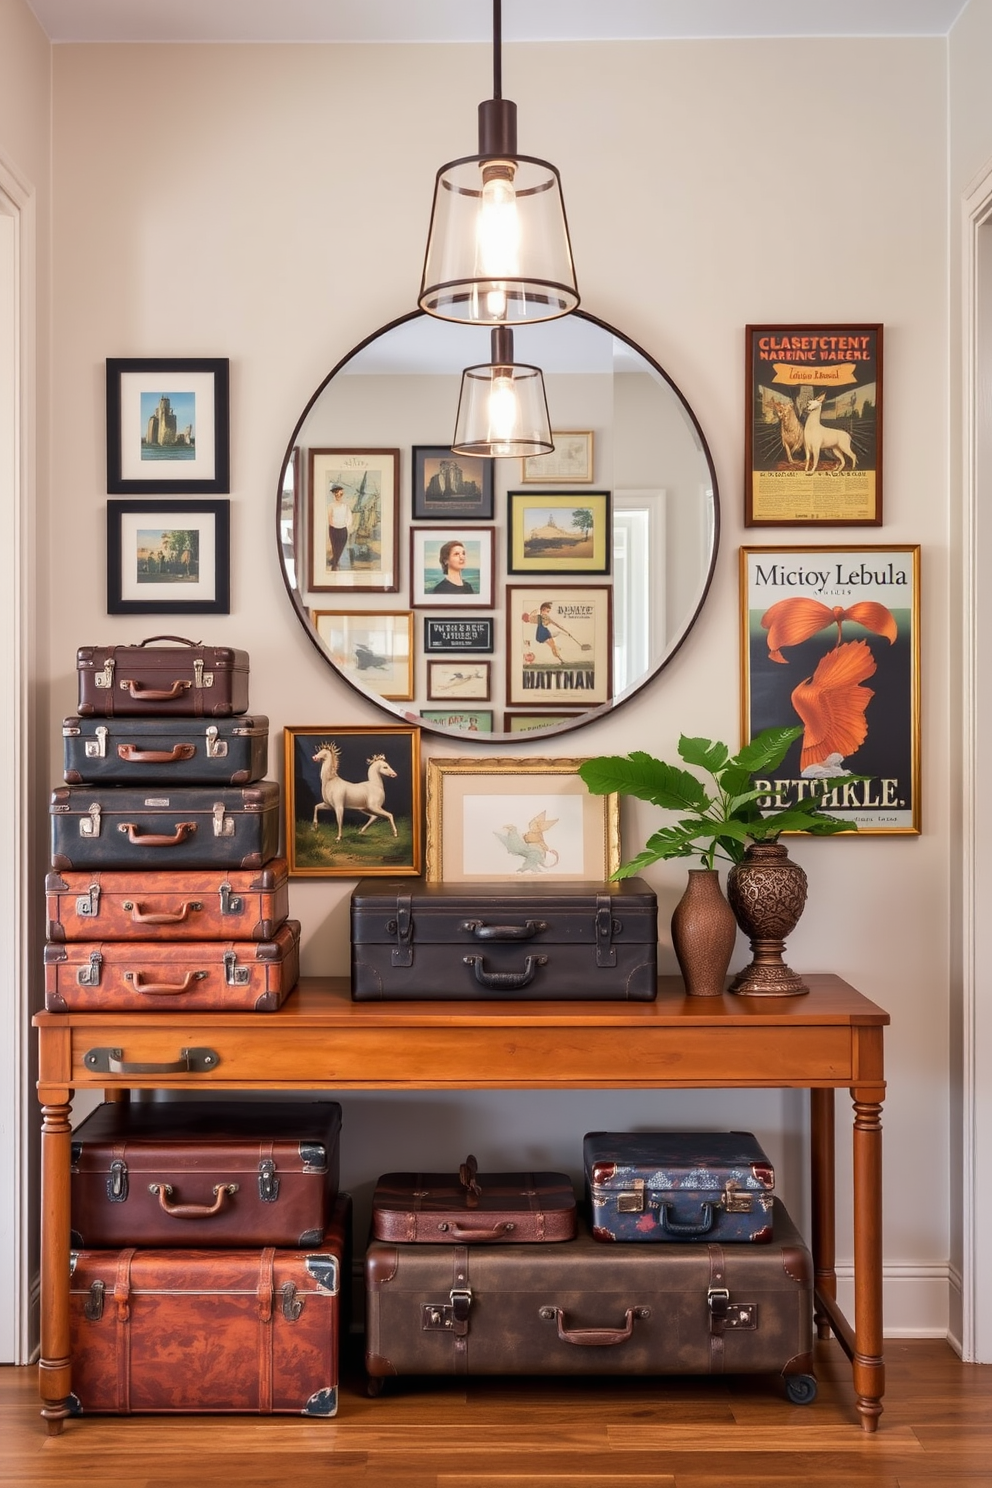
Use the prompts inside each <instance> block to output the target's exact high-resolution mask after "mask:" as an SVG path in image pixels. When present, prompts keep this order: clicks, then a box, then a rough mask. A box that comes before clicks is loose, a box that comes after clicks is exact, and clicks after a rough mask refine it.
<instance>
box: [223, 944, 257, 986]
mask: <svg viewBox="0 0 992 1488" xmlns="http://www.w3.org/2000/svg"><path fill="white" fill-rule="evenodd" d="M224 980H225V981H226V983H227V985H228V986H229V987H247V985H248V983H249V982H250V981H251V967H250V966H239V965H238V953H237V951H225V952H224Z"/></svg>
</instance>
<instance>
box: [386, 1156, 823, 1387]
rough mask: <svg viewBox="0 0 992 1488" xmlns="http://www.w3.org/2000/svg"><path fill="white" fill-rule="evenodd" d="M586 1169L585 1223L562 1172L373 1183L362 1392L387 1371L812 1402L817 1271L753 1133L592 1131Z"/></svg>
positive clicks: (468, 1167) (470, 1168) (469, 1169)
mask: <svg viewBox="0 0 992 1488" xmlns="http://www.w3.org/2000/svg"><path fill="white" fill-rule="evenodd" d="M584 1166H585V1173H586V1182H587V1187H588V1209H589V1215H588V1222H582V1221H581V1220H579V1221H578V1222H576V1214H575V1201H574V1196H573V1195H572V1189H571V1184H570V1183H569V1181H568V1179H567V1178H566V1177H565V1176H564V1175H562V1174H548V1173H535V1174H494V1175H491V1176H489V1177H487V1176H484V1175H480V1174H478V1173H477V1172H476V1171H475V1165H474V1161H473V1159H471V1158H470V1159H469V1161H468V1163H467V1164H463V1165H462V1169H461V1172H460V1174H459V1175H458V1177H457V1178H456V1177H455V1176H454V1175H444V1174H433V1173H426V1174H422V1173H407V1174H396V1173H394V1174H387V1175H386V1176H385V1177H383V1178H382V1179H380V1181H379V1184H378V1186H377V1188H376V1191H375V1195H374V1198H373V1220H372V1235H373V1238H372V1241H371V1243H370V1245H369V1247H368V1251H367V1253H366V1262H365V1278H366V1361H365V1362H366V1370H367V1373H368V1377H369V1391H370V1393H371V1394H377V1393H378V1392H379V1391H380V1390H381V1389H382V1386H383V1383H384V1382H385V1380H386V1379H387V1378H389V1377H391V1376H395V1375H418V1374H552V1375H575V1374H636V1375H645V1374H646V1375H651V1374H724V1373H726V1374H736V1373H741V1374H755V1373H777V1374H780V1375H781V1376H782V1377H783V1379H784V1383H785V1389H786V1392H787V1394H788V1396H789V1398H790V1399H791V1400H793V1401H794V1402H796V1403H797V1404H805V1403H807V1402H808V1401H810V1400H812V1399H813V1398H814V1397H815V1394H816V1381H815V1379H814V1378H813V1375H812V1287H813V1266H812V1259H811V1257H810V1254H809V1251H808V1250H807V1249H806V1246H805V1245H804V1244H803V1241H802V1239H801V1237H800V1235H799V1233H798V1232H797V1230H796V1228H795V1226H794V1225H793V1223H792V1221H791V1219H790V1218H789V1216H788V1214H787V1213H786V1211H785V1208H784V1207H783V1205H782V1204H781V1202H780V1200H778V1199H776V1198H775V1197H774V1193H773V1190H774V1173H773V1170H772V1167H771V1165H770V1164H769V1162H768V1159H767V1157H766V1156H765V1154H764V1153H763V1152H762V1151H761V1149H760V1147H759V1146H758V1144H757V1142H756V1141H755V1139H754V1137H753V1136H751V1134H750V1133H746V1132H734V1133H713V1132H705V1133H685V1132H680V1133H609V1132H591V1133H589V1134H588V1135H587V1136H586V1138H585V1142H584ZM569 1201H570V1202H569ZM566 1214H567V1215H570V1217H571V1228H569V1227H568V1225H567V1223H565V1222H564V1216H565V1215H566ZM549 1241H553V1242H555V1243H552V1244H548V1243H546V1242H549ZM645 1241H670V1242H674V1243H671V1244H645V1243H643V1242H645ZM604 1242H608V1243H604Z"/></svg>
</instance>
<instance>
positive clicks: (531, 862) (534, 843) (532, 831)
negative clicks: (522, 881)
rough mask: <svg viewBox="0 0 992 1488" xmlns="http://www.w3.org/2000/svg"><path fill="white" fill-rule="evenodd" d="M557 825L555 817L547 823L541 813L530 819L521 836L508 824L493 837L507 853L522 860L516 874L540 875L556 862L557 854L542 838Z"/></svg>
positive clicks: (544, 814)
mask: <svg viewBox="0 0 992 1488" xmlns="http://www.w3.org/2000/svg"><path fill="white" fill-rule="evenodd" d="M557 825H558V818H557V817H554V818H553V819H551V820H550V821H549V820H548V816H547V813H546V812H544V811H542V812H541V814H540V815H539V816H535V817H532V818H531V820H530V822H529V823H528V826H527V831H526V832H524V833H523V834H522V835H521V832H520V830H519V828H518V827H515V826H514V825H513V823H512V822H508V823H507V824H506V825H505V826H504V828H503V830H502V832H497V833H496V834H495V836H496V839H497V841H499V842H501V843H502V844H503V846H504V847H505V848H506V850H507V852H508V853H512V854H513V855H514V856H515V857H519V858H521V859H522V860H523V861H522V862H521V863H520V866H519V867H518V869H517V872H518V873H541V872H543V871H544V870H545V869H546V868H553V867H554V866H555V864H556V863H557V862H558V853H557V852H556V851H555V849H554V848H553V847H549V846H548V844H547V842H546V841H545V838H544V834H545V832H549V831H550V830H551V828H552V827H555V826H557Z"/></svg>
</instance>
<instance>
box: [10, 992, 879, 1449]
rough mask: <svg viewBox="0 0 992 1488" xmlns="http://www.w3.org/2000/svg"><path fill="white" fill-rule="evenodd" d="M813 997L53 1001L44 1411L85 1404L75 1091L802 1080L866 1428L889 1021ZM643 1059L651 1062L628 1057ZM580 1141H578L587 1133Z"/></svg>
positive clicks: (45, 1025) (843, 1337)
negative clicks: (166, 1003) (73, 1210)
mask: <svg viewBox="0 0 992 1488" xmlns="http://www.w3.org/2000/svg"><path fill="white" fill-rule="evenodd" d="M807 980H808V982H809V985H810V995H809V996H808V997H795V998H781V999H779V998H774V999H769V998H747V997H732V996H729V995H724V996H723V997H707V998H691V997H686V995H685V993H684V989H683V986H682V982H681V980H680V978H678V977H671V976H669V977H662V978H660V980H659V990H658V998H657V1001H655V1002H644V1003H626V1002H618V1003H561V1002H528V1003H522V1002H487V1003H485V1004H482V1005H480V1004H465V1003H451V1002H417V1003H388V1004H379V1003H371V1004H369V1003H354V1002H352V1000H351V995H350V986H349V981H348V979H347V978H345V977H305V978H302V979H301V981H300V984H299V987H298V989H297V991H296V992H294V993H292V994H291V995H290V996H289V998H288V999H287V1000H286V1002H285V1003H284V1004H283V1006H282V1007H281V1008H280V1009H279V1010H278V1011H277V1012H274V1013H271V1014H268V1015H267V1016H266V1017H264V1018H260V1017H259V1016H258V1015H257V1014H253V1013H248V1012H244V1013H242V1012H224V1013H207V1012H202V1013H188V1014H177V1013H171V1014H166V1013H153V1012H150V1011H144V1012H140V1013H120V1012H118V1013H110V1012H105V1013H83V1012H76V1013H38V1014H37V1015H36V1016H35V1019H34V1023H35V1026H36V1027H37V1029H38V1032H39V1080H38V1097H39V1100H40V1101H41V1104H42V1107H43V1124H42V1149H43V1151H42V1188H43V1192H42V1230H43V1233H42V1280H41V1286H42V1295H41V1316H42V1340H41V1364H40V1385H41V1396H42V1401H43V1406H42V1415H43V1416H44V1417H45V1418H46V1420H47V1422H48V1429H49V1431H50V1432H51V1433H53V1434H57V1433H58V1432H59V1431H60V1430H61V1428H62V1422H63V1420H64V1418H65V1417H66V1416H67V1415H69V1413H70V1410H71V1392H72V1369H71V1361H70V1357H69V1252H70V1233H69V1232H70V1223H69V1168H70V1149H71V1141H72V1130H71V1126H70V1116H71V1111H72V1096H73V1091H74V1090H104V1091H105V1092H106V1094H107V1097H108V1098H110V1099H114V1098H126V1092H127V1091H129V1090H131V1089H144V1090H153V1089H161V1090H197V1091H201V1092H202V1091H204V1090H217V1091H234V1090H237V1091H247V1090H260V1091H262V1090H272V1091H289V1090H300V1091H309V1090H321V1091H334V1092H340V1091H346V1090H480V1089H489V1090H525V1089H533V1090H574V1089H619V1090H633V1089H692V1088H701V1089H733V1088H737V1089H789V1088H791V1089H806V1090H809V1092H810V1117H811V1120H810V1127H811V1142H810V1172H811V1196H812V1234H811V1235H810V1237H809V1239H810V1249H811V1250H812V1253H813V1262H814V1276H815V1298H816V1322H817V1327H818V1330H819V1333H820V1336H823V1337H825V1336H826V1335H827V1332H828V1330H829V1329H832V1330H833V1332H834V1333H835V1335H836V1336H837V1338H838V1340H839V1342H840V1344H841V1346H842V1348H843V1349H844V1351H845V1353H846V1354H847V1356H848V1358H849V1359H850V1360H851V1364H852V1371H853V1379H854V1388H855V1391H856V1394H857V1408H858V1411H859V1413H860V1416H861V1421H862V1424H863V1426H864V1428H865V1430H866V1431H874V1429H875V1427H876V1426H877V1424H878V1418H879V1416H880V1414H881V1411H882V1394H883V1391H884V1366H883V1361H882V1126H881V1110H882V1101H883V1099H884V1095H885V1080H884V1075H883V1029H884V1026H885V1025H886V1024H887V1023H888V1021H889V1017H888V1014H887V1013H886V1012H884V1011H883V1010H882V1009H881V1008H880V1007H878V1006H876V1004H875V1003H873V1002H870V1001H869V1000H868V998H866V997H864V996H863V995H862V994H861V993H860V992H857V991H856V990H855V989H854V988H853V987H851V986H849V985H848V983H846V982H844V981H842V980H841V979H840V978H839V977H836V976H831V975H827V974H818V975H812V976H810V977H808V978H807ZM631 1051H636V1058H633V1059H632V1057H631ZM837 1089H848V1090H849V1091H850V1093H851V1097H852V1100H853V1106H854V1120H853V1161H854V1169H853V1190H854V1191H853V1202H854V1299H855V1300H854V1325H853V1327H852V1326H851V1324H850V1323H849V1322H848V1320H847V1319H846V1318H845V1316H844V1314H843V1313H842V1311H841V1310H840V1308H839V1306H838V1304H837V1300H836V1299H837V1280H836V1270H835V1239H834V1230H835V1205H834V1094H833V1092H834V1091H835V1090H837ZM580 1140H581V1133H579V1134H577V1137H576V1141H577V1143H578V1142H579V1141H580Z"/></svg>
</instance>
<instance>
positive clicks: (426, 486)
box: [411, 444, 493, 522]
mask: <svg viewBox="0 0 992 1488" xmlns="http://www.w3.org/2000/svg"><path fill="white" fill-rule="evenodd" d="M411 510H412V512H413V520H414V521H415V522H450V521H453V520H457V521H459V522H464V521H468V522H491V521H492V519H493V462H492V460H484V459H483V458H482V457H481V455H456V454H453V453H452V450H451V448H450V446H448V445H438V444H415V445H414V447H413V501H412V506H411Z"/></svg>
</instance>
